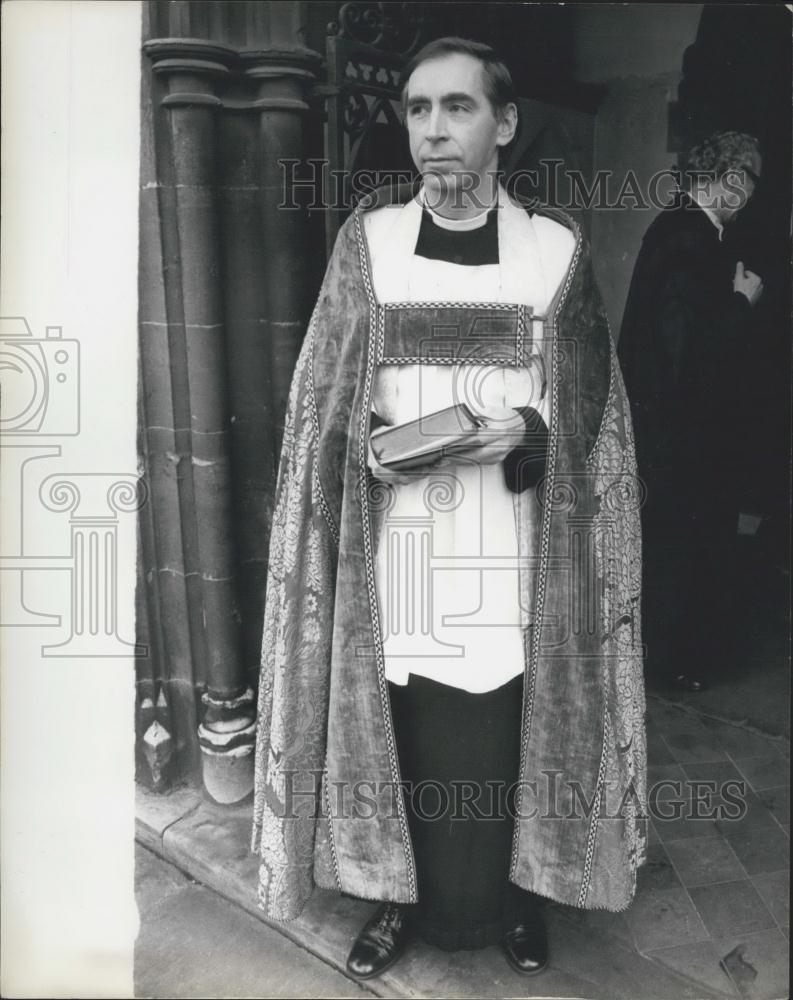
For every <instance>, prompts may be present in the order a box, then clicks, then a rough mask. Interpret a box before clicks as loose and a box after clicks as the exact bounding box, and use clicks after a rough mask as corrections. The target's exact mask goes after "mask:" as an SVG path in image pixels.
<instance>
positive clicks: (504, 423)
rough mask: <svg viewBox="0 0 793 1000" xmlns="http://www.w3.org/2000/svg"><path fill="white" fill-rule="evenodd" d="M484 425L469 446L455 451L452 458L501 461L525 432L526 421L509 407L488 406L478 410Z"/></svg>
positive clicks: (490, 463) (480, 462)
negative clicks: (463, 449)
mask: <svg viewBox="0 0 793 1000" xmlns="http://www.w3.org/2000/svg"><path fill="white" fill-rule="evenodd" d="M479 416H480V417H481V418H482V420H483V421H484V423H485V427H484V428H483V429H482V430H481V431H479V433H478V434H477V435H476V438H475V439H474V441H473V442H472V445H471V447H470V448H466V450H465V451H463V452H457V453H456V454H455V455H454V456H452V457H453V458H455V459H457V460H458V461H459V459H461V458H467V459H473V460H474V461H475V462H478V463H479V464H480V465H493V464H495V463H496V462H503V461H504V459H505V458H506V457H507V455H508V454H509V453H510V452H511V451H512V449H513V448H516V447H517V446H518V445H519V444H520V442H521V441H522V440H523V437H524V436H525V434H526V422H525V421H524V419H523V417H522V416H521V415H520V413H517V412H516V411H515V410H514V409H512V408H511V407H495V406H489V407H488V408H487V409H486V410H482V411H480V412H479Z"/></svg>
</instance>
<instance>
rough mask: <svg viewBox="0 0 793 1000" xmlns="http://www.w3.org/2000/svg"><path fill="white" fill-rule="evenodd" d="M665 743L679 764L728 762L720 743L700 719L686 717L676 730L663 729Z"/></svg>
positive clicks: (681, 720) (679, 722)
mask: <svg viewBox="0 0 793 1000" xmlns="http://www.w3.org/2000/svg"><path fill="white" fill-rule="evenodd" d="M661 731H662V733H663V737H664V742H665V743H666V745H667V746H668V747H669V750H670V751H671V753H672V756H673V757H674V758H675V760H676V761H678V763H681V764H684V763H689V762H695V761H696V762H700V761H719V760H726V759H727V753H726V751H725V750H724V748H723V747H722V746H721V745H720V743H719V741H718V740H717V739H716V738H715V737H714V735H713V734H712V733H710V732H709V731H708V730H707V729H706V728H705V727H704V726H703V725H702V723H701V722H700V721H699V720H698V719H694V718H691V717H684V718H682V719H680V720H679V721H678V723H677V724H676V726H675V728H674V729H667V728H662V730H661Z"/></svg>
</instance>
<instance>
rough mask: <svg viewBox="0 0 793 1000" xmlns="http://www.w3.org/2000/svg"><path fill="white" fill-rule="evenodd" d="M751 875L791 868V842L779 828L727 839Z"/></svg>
mask: <svg viewBox="0 0 793 1000" xmlns="http://www.w3.org/2000/svg"><path fill="white" fill-rule="evenodd" d="M727 839H728V840H729V842H730V846H731V847H732V849H733V850H734V851H735V853H736V854H737V856H738V860H739V861H740V862H741V864H742V865H743V867H744V868H745V869H746V871H747V872H748V873H749V874H750V875H759V874H761V873H762V872H777V871H781V870H782V869H784V868H789V867H790V840H789V838H788V837H787V835H786V834H785V832H784V831H783V830H781V829H780V828H779V827H776V828H770V829H767V830H748V831H745V832H741V833H737V834H735V835H733V836H729V837H728V838H727Z"/></svg>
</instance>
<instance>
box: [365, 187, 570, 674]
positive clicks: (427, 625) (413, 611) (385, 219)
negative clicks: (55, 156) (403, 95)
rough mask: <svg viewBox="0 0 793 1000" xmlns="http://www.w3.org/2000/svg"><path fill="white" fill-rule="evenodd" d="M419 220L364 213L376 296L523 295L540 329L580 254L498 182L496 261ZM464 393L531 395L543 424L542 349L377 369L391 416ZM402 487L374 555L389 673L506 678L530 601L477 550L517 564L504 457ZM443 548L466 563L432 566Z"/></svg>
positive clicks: (475, 298)
mask: <svg viewBox="0 0 793 1000" xmlns="http://www.w3.org/2000/svg"><path fill="white" fill-rule="evenodd" d="M486 215H487V213H483V214H482V215H481V216H480V217H479V218H477V219H474V220H463V221H461V222H453V221H450V220H446V219H442V218H441V217H439V216H437V215H435V214H434V213H433V220H434V221H435V223H436V224H439V225H441V226H442V227H444V228H447V229H471V228H475V227H476V226H478V225H484V223H485V221H486ZM421 219H422V204H421V199H420V197H419V199H418V200H416V199H414V200H413V201H410V202H408V204H407V205H405V206H401V207H399V208H394V207H386V208H380V209H377V210H375V211H372V212H369V213H367V214H366V215H365V216H364V220H365V226H366V236H367V241H368V244H369V250H370V257H371V263H372V280H373V284H374V290H375V295H376V296H377V299H378V300H379V301H380V302H381V303H388V302H406V303H407V302H410V303H418V302H445V303H458V302H459V303H475V302H482V303H486V302H494V303H495V302H498V303H513V304H522V305H527V306H531V307H532V315H533V317H534V319H533V320H532V323H533V324H536V326H537V333H536V338H537V339H539V337H540V336H541V333H542V322H541V320H542V316H543V315H544V312H545V310H546V308H547V306H548V304H549V303H550V302H551V301H552V299H553V297H554V294H555V293H556V290H557V288H558V286H559V284H560V282H561V281H562V279H563V278H564V276H565V274H566V273H567V270H568V267H569V264H570V261H571V258H572V254H573V250H574V247H575V240H574V237H573V235H572V234H571V233H570V231H569V230H567V229H566V228H565V227H564V226H562V225H560V224H558V223H556V222H553V221H552V220H550V219H546V218H541V217H538V216H535V217H533V218H530V217H529V215H528V214H527V213H526V211H525V210H524V209H523V208H521V207H519V206H517V205H514V204H513V203H512V202H510V201H509V199H508V197H507V195H506V193H505V192H504V191H503V189H500V190H499V208H498V248H499V264H487V265H482V266H474V267H472V266H463V265H459V264H452V263H448V262H446V261H438V260H428V259H426V258H423V257H418V256H416V255H415V253H414V250H415V247H416V242H417V239H418V234H419V229H420V226H421ZM461 401H463V402H466V403H468V405H469V406H471V407H472V408H473V409H476V408H477V406H482V407H489V406H497V407H520V406H532V407H534V408H535V409H536V410H537V411H538V412H539V413H540V414H541V415H542V417H543V419H544V420H545V421H546V423H547V422H548V417H549V415H548V412H547V402H548V399H547V394H546V393H545V391H544V373H543V367H542V359H541V357H540V356H539V354H535V363H532V364H531V365H530V366H529V367H526V368H507V367H504V366H496V365H432V364H425V365H416V364H404V365H382V366H381V367H380V368H379V369H378V371H377V374H376V380H375V386H374V394H373V408H374V410H375V412H376V413H377V414H378V416H380V417H382V418H383V419H384V420H385V421H386V423H388V424H401V423H405V422H407V421H410V420H415V419H417V418H418V417H420V416H422V415H425V414H428V413H432V412H435V411H436V410H440V409H443V408H444V407H447V406H452V405H454V404H455V403H458V402H461ZM392 489H393V490H394V503H393V506H392V507H391V508H390V509H389V510H388V512H387V514H386V515H385V518H384V521H383V524H382V530H381V531H380V532H379V539H378V546H377V551H376V558H375V563H376V569H375V582H376V590H377V600H378V608H379V610H380V621H381V631H382V635H383V647H384V655H385V672H386V677H387V679H388V680H390V681H392V682H394V683H397V684H406V683H407V680H408V675H409V674H411V673H413V674H420V675H422V676H424V677H428V678H431V679H432V680H435V681H439V682H441V683H444V684H449V685H452V686H454V687H457V688H462V689H464V690H466V691H470V692H484V691H491V690H493V689H495V688H497V687H499V686H501V685H502V684H505V683H506V682H507V681H509V680H511V679H512V678H513V677H515V676H516V675H518V674H520V673H522V672H523V669H524V653H523V629H524V628H525V626H526V625H527V624H528V617H527V614H528V609H522V608H521V606H520V598H519V585H518V570H517V566H516V565H515V564H514V563H513V564H512V565H511V566H508V568H503V569H502V568H497V569H492V568H488V569H482V568H481V567H479V566H478V565H477V561H478V560H480V559H481V558H488V557H489V558H493V557H500V558H505V559H506V560H507V561H509V560H510V559H515V558H516V557H517V554H518V537H517V530H516V523H515V508H514V503H513V494H512V493H511V492H510V491H509V490H508V489H507V487H506V484H505V481H504V469H503V465H502V463H500V462H499V463H495V464H490V465H479V464H477V463H474V462H470V461H464V462H463V461H461V462H458V463H456V464H455V466H454V468H453V470H451V471H449V472H443V473H435V474H430V475H428V476H424V477H417V478H416V480H415V481H412V482H410V483H407V484H404V485H394V486H392ZM428 521H430V522H431V523H430V524H429V526H428ZM389 528H390V529H391V530H389ZM411 534H412V536H413V540H412V541H410V540H409V539H408V536H410V535H411ZM439 559H443V560H447V561H448V560H451V559H453V560H456V561H458V562H459V563H460V565H459V566H453V567H450V566H449V565H448V562H447V564H446V565H444V566H438V565H435V566H433V560H439ZM427 562H429V570H427ZM405 595H408V596H407V597H406V596H405ZM417 609H418V610H417Z"/></svg>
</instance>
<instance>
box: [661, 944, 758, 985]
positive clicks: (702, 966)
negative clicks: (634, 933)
mask: <svg viewBox="0 0 793 1000" xmlns="http://www.w3.org/2000/svg"><path fill="white" fill-rule="evenodd" d="M647 956H648V958H654V959H655V960H656V961H657V962H661V963H662V964H663V965H665V966H666V967H667V968H669V969H673V970H674V971H675V972H679V973H681V974H682V975H684V976H687V977H688V978H689V979H691V980H693V981H694V982H695V983H697V984H699V985H700V986H701V987H702V988H703V989H705V990H711V991H712V992H713V993H714V994H715V995H716V996H719V997H737V996H739V993H738V990H737V988H736V986H735V984H734V983H733V981H732V979H731V978H730V976H729V974H728V973H727V971H726V970H725V969H724V968H722V966H721V964H720V960H719V953H718V952H717V951H716V948H715V947H714V945H713V944H712V943H711V942H710V941H699V942H698V943H697V944H680V945H676V946H675V947H674V948H661V949H659V950H658V951H648V952H647Z"/></svg>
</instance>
